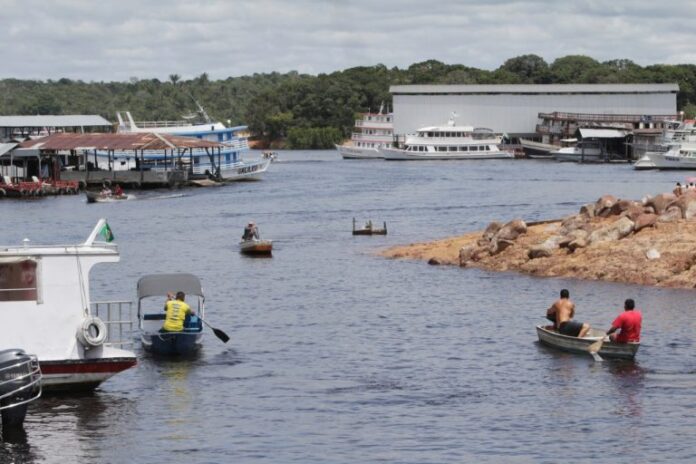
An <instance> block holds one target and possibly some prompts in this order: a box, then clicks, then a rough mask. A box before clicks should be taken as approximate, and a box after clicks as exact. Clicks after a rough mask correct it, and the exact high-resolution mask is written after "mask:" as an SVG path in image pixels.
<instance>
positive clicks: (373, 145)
mask: <svg viewBox="0 0 696 464" xmlns="http://www.w3.org/2000/svg"><path fill="white" fill-rule="evenodd" d="M393 139H394V114H393V113H386V114H385V113H382V108H380V111H379V113H363V115H362V119H358V120H357V121H355V132H353V134H352V136H351V141H352V143H351V144H346V145H336V149H337V150H338V153H340V155H341V156H342V157H343V159H381V158H384V156H383V155H382V153H380V151H379V149H380V148H383V147H389V146H391V144H392V142H393Z"/></svg>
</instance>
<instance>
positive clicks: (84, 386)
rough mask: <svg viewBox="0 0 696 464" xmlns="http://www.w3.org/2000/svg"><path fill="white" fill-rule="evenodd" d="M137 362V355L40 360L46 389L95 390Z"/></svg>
mask: <svg viewBox="0 0 696 464" xmlns="http://www.w3.org/2000/svg"><path fill="white" fill-rule="evenodd" d="M136 364H137V361H136V358H135V356H133V357H118V358H99V359H61V360H51V361H41V360H39V365H40V366H41V372H42V374H43V381H42V384H43V389H44V390H45V391H77V390H80V391H85V390H94V389H95V388H96V387H98V386H99V384H101V383H102V382H103V381H105V380H106V379H108V378H109V377H111V376H113V375H115V374H118V373H119V372H121V371H125V370H126V369H129V368H131V367H133V366H135V365H136Z"/></svg>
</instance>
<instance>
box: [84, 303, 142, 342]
mask: <svg viewBox="0 0 696 464" xmlns="http://www.w3.org/2000/svg"><path fill="white" fill-rule="evenodd" d="M92 314H93V315H95V316H97V317H98V318H100V319H101V320H102V321H103V322H104V324H105V325H106V328H107V334H108V335H107V338H106V342H105V345H108V346H113V347H116V348H124V347H127V346H133V302H132V301H93V302H92Z"/></svg>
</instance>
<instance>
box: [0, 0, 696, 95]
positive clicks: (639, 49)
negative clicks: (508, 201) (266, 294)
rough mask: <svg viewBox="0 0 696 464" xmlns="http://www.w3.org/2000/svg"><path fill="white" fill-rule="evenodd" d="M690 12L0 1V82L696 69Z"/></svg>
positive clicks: (212, 0) (567, 5)
mask: <svg viewBox="0 0 696 464" xmlns="http://www.w3.org/2000/svg"><path fill="white" fill-rule="evenodd" d="M695 18H696V1H693V0H690V1H688V0H671V1H669V2H658V1H655V0H649V1H644V0H635V1H622V0H614V1H611V0H594V1H593V0H585V1H555V0H549V1H546V0H536V1H505V0H471V1H468V0H462V1H456V0H439V1H433V2H429V1H423V0H418V1H411V0H341V1H336V0H324V1H321V0H294V1H291V0H287V1H282V0H251V1H247V0H235V1H223V0H202V1H199V0H182V1H180V0H170V1H168V0H150V1H149V0H118V1H112V0H84V1H81V0H49V1H39V0H0V50H1V51H0V53H2V59H0V78H8V77H14V78H22V79H25V78H31V79H41V80H45V79H58V78H61V77H68V78H71V79H82V80H86V81H92V80H95V81H101V80H105V81H111V80H119V81H125V80H128V79H130V78H131V77H138V78H141V79H142V78H154V77H156V78H159V79H163V80H164V79H167V78H168V76H169V75H170V74H175V73H176V74H179V75H181V76H182V77H183V78H184V79H188V78H192V77H195V76H198V75H200V74H201V73H203V72H207V73H208V75H209V76H210V78H212V79H220V78H226V77H228V76H241V75H249V74H253V73H262V72H271V71H279V72H287V71H291V70H296V71H299V72H301V73H310V74H318V73H325V72H332V71H336V70H342V69H346V68H350V67H353V66H371V65H375V64H378V63H382V64H385V65H386V66H388V67H392V66H399V67H402V68H403V67H407V66H409V65H411V64H413V63H416V62H419V61H424V60H428V59H436V60H440V61H443V62H445V63H448V64H464V65H467V66H473V67H478V68H482V69H489V70H492V69H496V68H497V67H499V66H500V65H501V64H502V63H503V62H504V61H505V60H506V59H508V58H512V57H515V56H519V55H523V54H528V53H534V54H537V55H539V56H541V57H542V58H544V59H545V60H546V61H547V62H548V63H551V62H552V61H553V60H554V59H555V58H558V57H561V56H565V55H571V54H582V55H588V56H591V57H593V58H595V59H598V60H600V61H606V60H610V59H615V58H628V59H630V60H633V61H635V62H636V63H638V64H640V65H648V64H655V63H667V64H675V63H696V27H694V19H695Z"/></svg>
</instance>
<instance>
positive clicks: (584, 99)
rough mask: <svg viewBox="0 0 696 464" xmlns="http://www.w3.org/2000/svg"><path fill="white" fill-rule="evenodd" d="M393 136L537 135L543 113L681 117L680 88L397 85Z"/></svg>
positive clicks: (674, 85)
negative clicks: (482, 131) (452, 126)
mask: <svg viewBox="0 0 696 464" xmlns="http://www.w3.org/2000/svg"><path fill="white" fill-rule="evenodd" d="M389 90H390V92H391V93H392V96H393V106H394V133H395V134H408V133H413V132H415V131H416V130H417V129H418V128H421V127H425V126H433V125H445V124H446V123H447V121H448V119H449V118H450V115H451V114H452V113H456V115H457V116H456V123H457V124H458V125H474V126H477V127H488V128H490V129H493V130H494V131H495V132H501V133H508V134H532V133H534V132H535V128H536V125H537V124H538V122H539V113H551V112H556V111H561V112H568V113H590V114H623V115H626V114H635V115H676V114H677V92H678V91H679V86H678V85H677V84H538V85H537V84H535V85H528V84H524V85H393V86H391V87H390V89H389Z"/></svg>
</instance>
